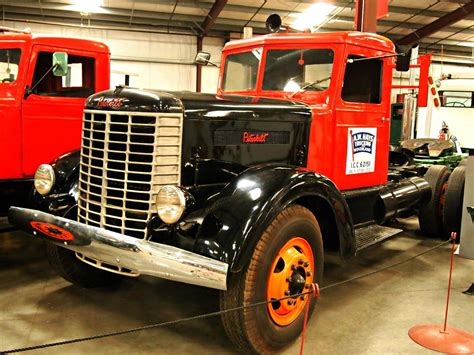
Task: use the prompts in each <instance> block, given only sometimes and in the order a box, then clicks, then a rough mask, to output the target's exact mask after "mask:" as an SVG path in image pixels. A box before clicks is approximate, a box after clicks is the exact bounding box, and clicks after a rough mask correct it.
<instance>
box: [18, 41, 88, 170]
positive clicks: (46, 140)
mask: <svg viewBox="0 0 474 355" xmlns="http://www.w3.org/2000/svg"><path fill="white" fill-rule="evenodd" d="M60 51H62V52H64V51H65V50H64V49H63V48H49V47H44V46H35V47H34V48H33V53H32V56H31V63H30V68H31V69H30V72H29V73H28V78H27V85H28V86H29V87H30V88H31V87H33V85H35V83H37V82H38V81H39V80H40V79H41V78H42V77H43V76H44V75H45V74H46V73H47V71H48V70H49V69H50V68H51V66H52V56H53V53H54V52H60ZM66 52H67V53H68V74H67V76H64V77H58V76H54V75H53V73H52V72H49V73H48V74H47V75H46V76H45V77H44V79H43V80H42V81H41V83H40V84H39V85H38V86H37V87H36V89H35V90H34V92H33V93H31V94H30V95H28V96H27V97H24V98H23V102H22V139H23V153H22V155H23V174H24V176H31V175H33V174H34V172H35V170H36V169H37V167H38V166H39V165H40V164H42V163H50V162H51V161H52V160H54V159H55V158H56V157H58V156H59V155H60V154H63V153H66V152H68V151H71V150H74V149H78V148H79V147H80V137H81V122H82V110H83V108H84V102H85V98H86V97H88V96H90V95H92V94H93V93H94V92H95V76H96V75H95V58H94V57H92V56H87V55H84V54H83V53H82V52H75V51H72V50H67V51H66Z"/></svg>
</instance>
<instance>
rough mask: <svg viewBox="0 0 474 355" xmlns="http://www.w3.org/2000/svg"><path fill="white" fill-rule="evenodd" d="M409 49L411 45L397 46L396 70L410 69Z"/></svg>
mask: <svg viewBox="0 0 474 355" xmlns="http://www.w3.org/2000/svg"><path fill="white" fill-rule="evenodd" d="M411 50H412V48H411V47H406V46H397V52H398V53H399V54H400V55H399V56H397V64H396V69H397V71H408V70H410V60H411Z"/></svg>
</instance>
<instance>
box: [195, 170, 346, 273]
mask: <svg viewBox="0 0 474 355" xmlns="http://www.w3.org/2000/svg"><path fill="white" fill-rule="evenodd" d="M312 201H323V203H317V204H313V206H317V208H316V209H318V208H319V209H324V210H325V211H321V212H322V215H323V216H328V214H327V213H328V212H330V214H331V215H332V216H333V218H334V221H335V224H336V226H337V228H336V233H337V235H335V236H329V237H334V238H338V244H339V250H340V253H341V255H342V256H343V257H347V256H349V255H353V254H354V253H355V238H354V232H353V223H352V218H351V214H350V211H349V207H348V205H347V203H346V201H345V199H344V197H343V196H342V194H341V192H340V191H339V190H338V189H337V187H336V186H335V185H334V183H333V182H332V181H331V180H329V179H328V178H326V177H324V176H322V175H319V174H316V173H314V172H311V171H308V170H306V169H302V168H298V167H289V166H274V165H263V166H258V167H254V168H250V169H247V170H246V171H245V172H243V173H242V174H240V175H239V176H238V177H237V178H235V179H234V180H232V181H231V182H230V183H229V184H227V185H226V186H225V187H224V188H223V189H222V191H220V192H219V193H218V194H216V195H214V196H212V197H210V198H209V200H208V201H207V206H208V207H207V208H206V213H205V215H204V218H203V220H202V224H201V226H200V228H199V230H198V232H197V235H196V242H195V244H194V250H195V251H196V252H197V253H200V254H202V255H207V256H209V257H211V258H214V259H218V260H221V261H224V262H227V263H228V264H229V265H230V269H231V271H233V272H238V271H240V270H241V269H242V268H243V267H244V266H245V265H246V264H247V263H248V262H249V260H250V258H251V256H252V253H253V251H254V248H255V246H256V244H257V242H258V239H259V237H260V236H261V234H262V233H263V232H264V230H265V229H266V227H267V226H268V225H269V224H270V223H271V221H272V220H273V219H274V218H275V217H276V216H277V215H278V214H279V213H280V212H281V211H282V210H284V209H285V208H286V207H287V206H288V205H290V204H292V203H299V204H302V205H306V207H308V208H310V209H312V208H311V207H310V205H311V202H312ZM312 210H313V213H315V212H316V213H315V215H316V216H317V217H318V211H314V208H313V209H312ZM328 210H329V211H328ZM323 212H324V213H323ZM320 224H321V222H320Z"/></svg>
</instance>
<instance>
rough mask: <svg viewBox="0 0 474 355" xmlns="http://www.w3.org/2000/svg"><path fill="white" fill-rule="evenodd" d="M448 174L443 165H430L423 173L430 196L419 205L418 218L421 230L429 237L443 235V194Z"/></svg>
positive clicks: (446, 168)
mask: <svg viewBox="0 0 474 355" xmlns="http://www.w3.org/2000/svg"><path fill="white" fill-rule="evenodd" d="M450 174H451V173H450V171H449V169H448V167H446V166H444V165H432V166H430V167H429V168H428V170H427V171H426V174H425V179H426V181H428V183H429V184H430V187H431V198H430V200H429V201H427V202H425V203H423V204H422V205H420V209H419V212H418V220H419V222H420V229H421V231H422V232H423V233H424V234H426V235H428V236H431V237H441V236H442V235H443V230H444V229H443V209H444V196H445V191H446V188H447V181H448V178H449V175H450Z"/></svg>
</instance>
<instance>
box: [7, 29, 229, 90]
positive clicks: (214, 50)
mask: <svg viewBox="0 0 474 355" xmlns="http://www.w3.org/2000/svg"><path fill="white" fill-rule="evenodd" d="M5 26H8V27H13V28H18V29H24V28H26V27H29V28H31V30H32V32H33V33H36V34H52V35H61V36H68V37H80V38H87V39H93V40H97V41H101V42H104V43H105V44H107V45H108V46H109V48H110V52H111V56H112V61H111V86H112V87H113V86H115V85H118V84H123V83H124V80H125V79H124V78H125V74H129V75H130V85H131V86H134V87H139V88H152V89H161V90H189V91H195V89H196V66H195V65H193V64H192V63H193V61H194V57H195V56H196V43H197V39H196V37H193V36H181V35H169V34H155V33H143V32H132V31H116V30H102V29H91V28H87V27H82V28H80V27H67V26H59V25H43V24H31V23H22V22H8V21H7V22H5ZM223 45H224V41H223V40H222V39H220V38H205V39H204V44H203V48H204V50H205V51H207V52H210V53H211V54H212V58H213V60H214V61H216V62H220V55H221V50H222V47H223ZM218 75H219V70H218V69H217V68H212V67H205V68H203V76H202V91H203V92H211V93H212V92H216V89H217V81H218Z"/></svg>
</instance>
